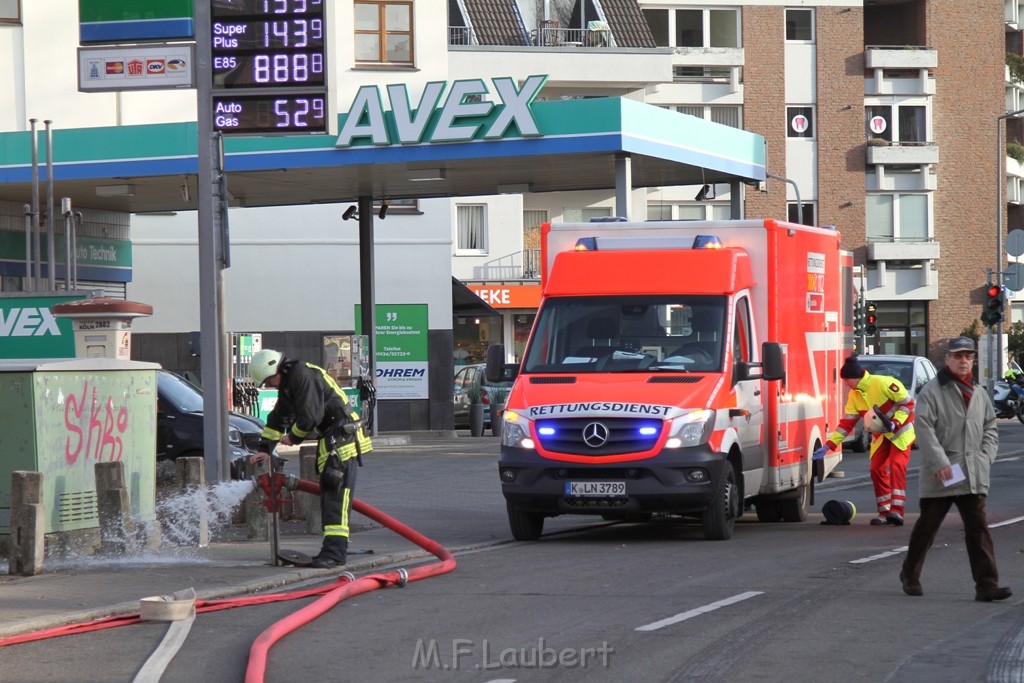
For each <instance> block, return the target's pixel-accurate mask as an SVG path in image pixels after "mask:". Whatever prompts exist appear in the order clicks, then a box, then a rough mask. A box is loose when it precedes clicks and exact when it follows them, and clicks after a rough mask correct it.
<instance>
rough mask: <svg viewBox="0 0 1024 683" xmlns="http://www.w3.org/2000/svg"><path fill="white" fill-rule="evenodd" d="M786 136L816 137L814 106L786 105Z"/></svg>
mask: <svg viewBox="0 0 1024 683" xmlns="http://www.w3.org/2000/svg"><path fill="white" fill-rule="evenodd" d="M786 137H789V138H806V139H811V138H813V137H814V107H786Z"/></svg>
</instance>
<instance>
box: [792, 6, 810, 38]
mask: <svg viewBox="0 0 1024 683" xmlns="http://www.w3.org/2000/svg"><path fill="white" fill-rule="evenodd" d="M786 40H791V41H794V42H800V43H812V42H814V10H812V9H787V10H786Z"/></svg>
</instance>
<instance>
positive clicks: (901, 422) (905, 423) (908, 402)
mask: <svg viewBox="0 0 1024 683" xmlns="http://www.w3.org/2000/svg"><path fill="white" fill-rule="evenodd" d="M875 406H878V407H879V408H880V409H881V410H882V413H884V414H885V415H886V417H888V418H889V420H890V421H892V422H893V423H895V425H896V427H895V429H893V430H892V431H891V432H886V433H884V434H877V435H875V436H874V437H873V438H872V439H871V454H872V455H874V453H875V451H876V450H878V447H879V446H881V445H882V438H886V439H888V440H889V441H891V442H892V444H893V445H894V446H895V447H896V448H898V449H900V450H901V451H903V450H906V449H908V448H910V446H911V445H912V444H913V443H914V439H915V438H916V436H915V434H914V397H913V396H912V395H911V394H910V392H908V391H907V389H906V387H904V386H903V383H902V382H900V381H899V380H898V379H896V378H895V377H887V376H886V375H872V374H871V373H869V372H865V373H864V376H863V377H862V378H861V380H860V382H858V383H857V388H856V389H852V390H851V391H850V395H849V396H848V397H847V399H846V415H845V416H844V417H843V419H842V420H840V421H839V426H838V427H837V428H836V431H834V432H832V436H830V437H829V441H831V442H832V443H833V444H834V445H835V446H841V445H842V443H843V439H845V438H846V437H847V436H849V435H850V434H853V429H854V427H856V426H857V421H858V420H860V419H861V418H862V417H863V416H864V413H866V412H867V411H869V410H872V409H873V408H874V407H875Z"/></svg>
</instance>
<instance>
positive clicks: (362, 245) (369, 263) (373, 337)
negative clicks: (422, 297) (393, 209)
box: [358, 196, 379, 436]
mask: <svg viewBox="0 0 1024 683" xmlns="http://www.w3.org/2000/svg"><path fill="white" fill-rule="evenodd" d="M358 206H359V297H360V301H361V303H362V307H361V316H360V318H361V320H360V323H361V324H362V328H363V334H365V335H366V344H367V346H368V347H369V348H368V349H367V351H366V353H367V358H369V361H370V381H371V382H373V383H374V384H376V383H377V314H376V312H375V309H374V305H375V304H374V296H375V295H374V291H373V197H368V196H362V197H360V198H359V201H358ZM376 410H377V407H376V405H374V412H376ZM378 429H379V427H378V425H377V416H376V415H374V416H373V429H372V432H373V434H371V436H376V435H377V430H378Z"/></svg>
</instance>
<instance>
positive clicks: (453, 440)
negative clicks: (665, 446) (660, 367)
mask: <svg viewBox="0 0 1024 683" xmlns="http://www.w3.org/2000/svg"><path fill="white" fill-rule="evenodd" d="M1022 431H1024V430H1022ZM374 445H375V452H374V455H373V457H374V459H375V463H374V465H373V467H367V468H365V469H366V470H367V473H366V474H367V475H370V476H366V478H365V479H364V478H363V477H360V479H359V481H357V484H356V498H357V499H359V500H363V501H364V502H368V503H369V504H371V505H373V506H374V507H379V509H381V510H382V511H383V512H385V513H387V514H389V515H391V516H393V517H395V518H396V519H397V520H398V521H399V522H403V523H406V524H409V525H410V526H411V527H413V528H414V529H415V530H416V531H418V532H420V533H423V534H424V535H426V536H427V537H429V538H431V539H432V540H436V541H438V542H439V543H441V544H442V545H443V546H444V547H445V548H447V549H448V550H449V551H451V552H453V553H455V552H458V551H461V550H469V549H474V548H481V547H487V546H493V545H499V544H503V543H508V542H510V540H511V539H510V534H509V532H508V530H507V526H506V520H505V511H504V505H502V504H501V496H500V485H499V483H498V480H497V477H496V476H495V475H496V470H495V463H496V461H497V455H498V451H499V444H498V439H497V438H494V437H488V436H485V437H480V438H470V437H468V435H467V434H466V433H465V432H463V433H462V435H461V436H460V435H458V434H456V433H455V432H432V433H419V434H416V435H383V436H378V437H375V439H374ZM1007 450H1010V449H1007ZM296 451H297V449H296ZM1020 453H1021V451H1020V450H1015V451H1014V452H1013V453H1008V452H1004V453H1001V457H1007V456H1009V455H1019V454H1020ZM289 455H290V456H295V455H297V453H293V454H289ZM442 455H443V457H442ZM297 461H298V458H297V457H291V459H290V462H289V469H291V468H292V467H295V468H297ZM914 461H915V459H914V458H912V459H911V470H910V471H911V472H913V471H914V470H916V465H915V462H914ZM840 469H841V470H843V473H844V474H843V478H835V479H833V478H829V479H827V480H826V481H825V482H823V483H821V484H818V485H817V489H818V491H819V492H820V493H821V494H824V493H825V492H827V491H828V490H830V489H834V488H839V487H848V486H854V485H856V484H858V483H862V482H864V481H865V480H867V479H868V473H867V470H868V458H867V455H866V454H861V453H850V452H849V451H847V452H846V453H845V457H844V459H843V462H842V463H841V465H840ZM371 470H373V471H371ZM456 474H457V476H456ZM360 491H362V495H361V494H360ZM364 496H366V497H365V498H364ZM826 498H827V496H825V495H819V496H818V497H817V500H816V501H815V505H814V508H815V509H817V508H819V507H820V505H821V504H822V503H823V502H824V501H825V500H826ZM558 519H559V520H560V521H559V522H554V520H552V523H551V524H550V525H549V526H554V525H556V524H560V523H561V524H565V525H566V526H567V527H568V526H572V525H578V524H579V523H580V520H582V519H584V518H581V517H571V516H570V517H564V518H558ZM453 521H455V522H456V523H455V524H453V523H452V522H453ZM279 526H280V543H279V548H280V549H289V550H297V551H299V552H302V553H305V554H307V555H310V556H312V555H315V554H316V553H317V552H318V551H319V547H320V536H319V535H312V534H307V533H305V523H304V522H298V521H292V522H282V523H281V524H280V525H279ZM240 536H243V537H244V531H243V532H239V531H238V529H237V528H236V529H234V530H231V531H230V532H228V533H226V534H222V535H220V536H217V535H215V536H214V540H213V542H211V543H210V544H209V545H208V546H207V547H204V548H198V547H191V548H169V549H168V548H165V549H161V550H160V551H157V552H145V553H142V554H140V555H137V556H126V557H119V558H114V559H102V558H98V557H87V558H84V559H74V560H61V561H49V560H48V561H47V562H46V563H45V564H44V573H43V574H39V575H36V576H30V577H15V576H9V575H7V574H0V595H2V599H0V639H2V638H5V637H9V636H12V635H17V634H22V633H29V632H33V631H38V630H43V629H49V628H55V627H59V626H63V625H66V624H75V623H80V622H85V621H89V620H94V619H101V618H104V617H108V616H121V615H127V614H135V613H138V612H139V610H140V603H139V601H140V600H141V599H142V598H145V597H150V596H157V595H170V594H172V593H175V592H178V591H182V590H185V589H188V588H193V589H194V590H195V592H196V596H197V598H199V599H202V600H214V599H222V598H229V597H235V596H240V595H248V594H253V593H257V592H275V591H277V590H278V589H281V590H287V586H289V585H290V584H296V583H298V582H302V581H307V580H316V579H322V580H323V581H325V582H326V581H329V580H332V579H333V578H334V577H336V576H338V575H339V574H340V573H341V572H342V571H348V572H351V573H353V574H355V575H356V576H359V575H362V574H366V573H369V572H372V571H374V570H378V569H380V568H382V567H385V566H390V565H395V564H408V563H420V562H425V561H430V560H431V559H432V557H433V556H432V555H430V554H429V553H427V552H426V551H424V550H422V549H420V548H419V547H417V546H416V545H414V544H413V543H411V542H409V541H407V540H405V539H404V538H402V537H401V536H399V535H398V534H396V533H395V532H393V531H391V530H389V529H387V528H383V527H380V526H379V525H377V524H376V523H373V522H371V521H370V520H368V519H367V518H365V517H363V516H362V515H359V514H355V513H354V514H353V520H352V533H351V538H350V544H349V547H350V549H349V556H348V564H347V565H346V566H345V567H343V568H337V569H311V568H295V567H288V566H277V565H275V564H273V563H272V557H271V546H270V543H269V541H248V540H244V538H242V539H241V540H239V537H240ZM0 559H3V563H2V566H0V567H2V569H0V570H2V571H6V567H7V561H6V558H0Z"/></svg>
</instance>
